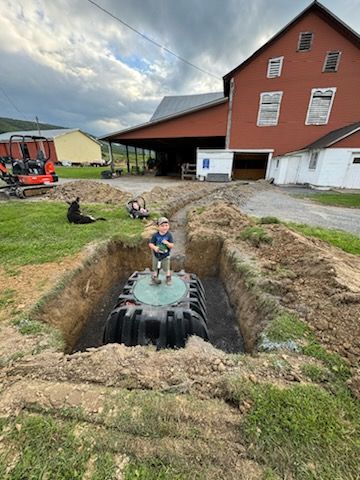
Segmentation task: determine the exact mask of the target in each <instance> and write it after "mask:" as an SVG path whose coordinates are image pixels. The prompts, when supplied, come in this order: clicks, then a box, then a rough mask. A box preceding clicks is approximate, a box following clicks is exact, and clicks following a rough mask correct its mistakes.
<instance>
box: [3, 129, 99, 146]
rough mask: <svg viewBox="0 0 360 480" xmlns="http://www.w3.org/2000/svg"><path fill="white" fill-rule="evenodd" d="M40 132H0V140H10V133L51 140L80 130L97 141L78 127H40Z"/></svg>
mask: <svg viewBox="0 0 360 480" xmlns="http://www.w3.org/2000/svg"><path fill="white" fill-rule="evenodd" d="M40 132H41V134H39V130H26V131H16V132H5V133H1V134H0V142H8V141H9V140H10V137H11V136H12V135H21V136H22V135H30V136H31V137H33V136H34V137H39V136H41V137H45V138H47V139H48V140H53V139H54V138H56V137H61V136H62V135H67V134H68V133H73V132H80V133H83V134H84V135H86V136H87V137H88V138H90V139H91V140H94V142H96V143H99V142H98V141H97V140H96V138H94V137H93V136H91V135H89V134H88V133H85V132H83V131H82V130H80V129H79V128H57V129H54V130H45V129H42V128H41V129H40Z"/></svg>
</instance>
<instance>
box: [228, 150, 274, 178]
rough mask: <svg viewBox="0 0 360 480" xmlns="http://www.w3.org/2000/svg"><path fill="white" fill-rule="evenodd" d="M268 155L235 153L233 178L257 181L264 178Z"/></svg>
mask: <svg viewBox="0 0 360 480" xmlns="http://www.w3.org/2000/svg"><path fill="white" fill-rule="evenodd" d="M268 156H269V155H268V153H235V154H234V168H233V178H235V179H236V180H259V179H260V178H265V175H266V167H267V161H268Z"/></svg>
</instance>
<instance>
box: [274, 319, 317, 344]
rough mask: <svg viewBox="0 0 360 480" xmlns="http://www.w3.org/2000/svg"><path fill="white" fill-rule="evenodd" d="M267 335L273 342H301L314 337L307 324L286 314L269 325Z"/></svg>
mask: <svg viewBox="0 0 360 480" xmlns="http://www.w3.org/2000/svg"><path fill="white" fill-rule="evenodd" d="M265 334H266V336H267V338H268V339H269V340H271V341H273V342H287V341H289V340H299V339H302V338H306V337H309V336H311V335H312V333H311V330H310V329H309V327H308V326H307V325H306V323H305V322H303V321H301V320H299V319H298V318H297V317H296V316H295V315H291V314H289V313H286V312H285V313H282V314H280V315H278V316H277V317H275V318H274V320H272V321H271V322H270V323H269V326H268V327H267V328H266V330H265Z"/></svg>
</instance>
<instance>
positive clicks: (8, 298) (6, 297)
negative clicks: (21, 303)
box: [0, 288, 16, 308]
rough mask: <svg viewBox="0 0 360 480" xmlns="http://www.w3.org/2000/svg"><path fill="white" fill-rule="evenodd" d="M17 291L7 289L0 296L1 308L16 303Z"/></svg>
mask: <svg viewBox="0 0 360 480" xmlns="http://www.w3.org/2000/svg"><path fill="white" fill-rule="evenodd" d="M15 293H16V292H15V290H12V289H11V288H5V290H3V291H2V292H1V294H0V308H6V307H8V306H9V305H12V304H13V303H14V296H15Z"/></svg>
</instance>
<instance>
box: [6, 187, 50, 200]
mask: <svg viewBox="0 0 360 480" xmlns="http://www.w3.org/2000/svg"><path fill="white" fill-rule="evenodd" d="M55 186H56V185H54V184H48V185H39V186H38V185H36V186H29V187H18V188H17V189H16V193H15V194H16V196H17V197H19V198H29V197H38V196H40V195H45V194H46V193H48V192H49V190H51V189H52V188H54V187H55Z"/></svg>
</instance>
